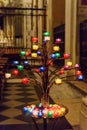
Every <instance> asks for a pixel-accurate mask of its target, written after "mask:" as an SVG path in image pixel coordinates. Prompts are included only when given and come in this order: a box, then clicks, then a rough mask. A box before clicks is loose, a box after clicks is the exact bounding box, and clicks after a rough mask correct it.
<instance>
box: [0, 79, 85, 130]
mask: <svg viewBox="0 0 87 130" xmlns="http://www.w3.org/2000/svg"><path fill="white" fill-rule="evenodd" d="M20 82H21V80H20V79H13V80H12V79H10V80H9V81H8V85H7V86H5V91H4V98H3V101H2V102H1V104H0V125H6V124H27V122H28V119H27V118H24V117H22V113H21V109H22V107H23V106H24V105H25V104H26V103H36V104H37V103H39V102H40V100H39V98H38V96H37V93H36V91H35V88H34V87H33V86H32V85H29V86H28V87H27V85H26V86H24V87H23V85H22V86H21V85H20ZM82 84H83V82H79V83H78V82H77V81H76V82H69V83H66V82H64V83H63V84H62V85H59V86H57V85H54V86H53V87H52V88H51V89H50V97H51V98H52V100H53V101H54V102H55V103H57V104H62V105H64V106H66V107H67V108H68V113H67V114H66V116H65V117H66V119H67V120H68V121H69V123H70V124H71V125H72V126H73V129H74V130H80V128H79V113H80V108H81V101H82V98H83V97H85V95H86V94H87V93H86V92H87V89H86V86H87V84H86V83H85V84H84V86H85V87H84V91H82V89H81V88H82V87H81V86H83V85H82ZM23 93H24V94H23ZM25 95H26V96H25ZM0 130H6V129H0Z"/></svg>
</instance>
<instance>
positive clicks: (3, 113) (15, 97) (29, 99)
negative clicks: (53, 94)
mask: <svg viewBox="0 0 87 130" xmlns="http://www.w3.org/2000/svg"><path fill="white" fill-rule="evenodd" d="M38 103H39V99H38V97H37V94H36V91H35V89H34V86H33V85H22V84H20V83H18V84H17V83H16V84H15V83H14V84H13V83H11V84H10V83H9V84H7V85H6V86H5V88H4V95H3V100H2V103H1V105H0V124H1V125H5V124H26V123H27V122H29V121H28V119H26V117H24V115H23V114H22V108H23V107H24V106H26V105H28V104H38Z"/></svg>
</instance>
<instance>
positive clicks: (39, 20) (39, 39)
mask: <svg viewBox="0 0 87 130" xmlns="http://www.w3.org/2000/svg"><path fill="white" fill-rule="evenodd" d="M42 5H43V1H41V0H38V7H39V8H43V7H42ZM39 14H42V15H43V11H38V15H39ZM42 17H43V16H38V43H40V44H42V35H43V34H42V30H43V28H42Z"/></svg>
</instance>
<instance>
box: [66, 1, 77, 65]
mask: <svg viewBox="0 0 87 130" xmlns="http://www.w3.org/2000/svg"><path fill="white" fill-rule="evenodd" d="M65 1H66V2H65V52H66V53H69V54H71V57H72V62H73V64H75V63H76V20H77V0H65Z"/></svg>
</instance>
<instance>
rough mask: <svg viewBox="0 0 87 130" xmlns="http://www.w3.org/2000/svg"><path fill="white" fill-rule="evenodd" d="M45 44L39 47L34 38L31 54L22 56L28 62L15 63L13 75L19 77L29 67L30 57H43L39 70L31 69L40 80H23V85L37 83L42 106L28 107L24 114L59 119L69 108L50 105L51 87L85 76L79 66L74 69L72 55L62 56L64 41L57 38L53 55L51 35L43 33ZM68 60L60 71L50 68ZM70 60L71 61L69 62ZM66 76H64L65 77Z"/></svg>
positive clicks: (24, 52) (81, 78)
mask: <svg viewBox="0 0 87 130" xmlns="http://www.w3.org/2000/svg"><path fill="white" fill-rule="evenodd" d="M43 37H44V38H43V44H42V45H40V46H38V38H36V37H32V43H33V44H32V48H31V50H32V51H31V52H29V51H24V50H22V51H21V52H20V55H21V56H22V57H25V59H26V60H24V61H23V63H22V65H21V64H19V62H18V61H14V62H13V64H14V65H16V66H17V69H16V70H13V72H12V74H14V75H18V73H19V72H20V71H22V70H23V69H24V67H26V66H29V61H28V57H30V58H33V59H37V58H38V57H41V61H42V62H41V63H42V64H41V66H40V67H38V68H34V69H31V70H33V71H34V73H37V74H38V75H39V79H40V80H37V79H36V78H27V77H24V78H22V80H21V82H22V83H23V84H28V83H35V84H36V86H38V89H40V90H41V102H40V104H38V105H36V104H31V105H27V106H25V107H24V108H23V113H24V114H25V115H30V116H32V117H35V118H41V117H43V118H59V117H62V116H65V114H66V113H67V108H66V107H65V106H63V105H62V106H61V105H59V104H50V103H49V92H50V89H51V87H53V85H54V84H57V85H59V84H61V83H62V81H63V80H67V77H72V76H74V77H75V78H74V80H83V75H82V72H81V70H80V66H79V64H75V65H74V67H72V62H71V56H70V54H67V53H64V54H63V55H61V53H60V51H61V49H60V44H63V43H62V40H61V39H60V38H57V39H56V41H55V43H54V44H53V45H52V53H51V54H48V51H49V50H48V45H47V44H48V42H49V40H50V33H49V32H44V33H43ZM57 59H58V62H59V60H63V59H65V60H68V62H67V63H66V65H64V66H62V67H61V68H60V69H59V68H56V67H54V68H53V69H52V68H51V67H50V66H52V67H53V65H54V60H57ZM69 59H70V60H69ZM23 65H24V66H23ZM72 69H74V70H75V71H74V72H75V73H74V74H73V75H67V74H66V73H67V71H70V70H72ZM63 75H64V76H63Z"/></svg>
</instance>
